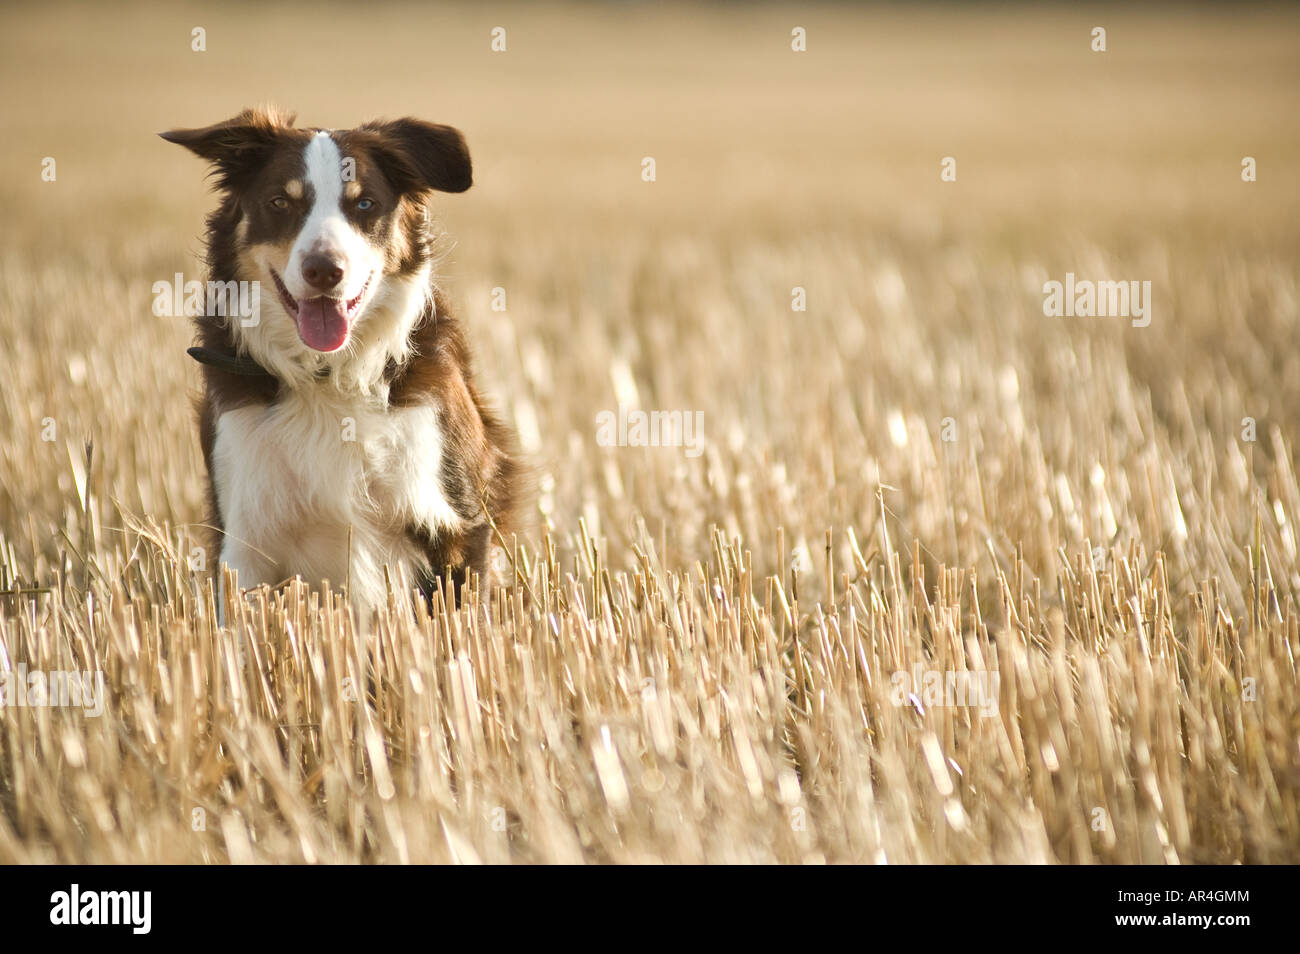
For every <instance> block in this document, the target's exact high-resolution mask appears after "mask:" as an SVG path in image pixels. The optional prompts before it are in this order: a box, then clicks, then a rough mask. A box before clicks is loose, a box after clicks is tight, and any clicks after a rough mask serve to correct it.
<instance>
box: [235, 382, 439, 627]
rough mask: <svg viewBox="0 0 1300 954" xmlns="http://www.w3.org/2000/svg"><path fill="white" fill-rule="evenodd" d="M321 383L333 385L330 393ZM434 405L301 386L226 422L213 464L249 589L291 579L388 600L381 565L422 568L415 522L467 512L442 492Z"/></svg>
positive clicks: (432, 523) (429, 525) (430, 525)
mask: <svg viewBox="0 0 1300 954" xmlns="http://www.w3.org/2000/svg"><path fill="white" fill-rule="evenodd" d="M322 390H323V389H322ZM442 455H443V441H442V434H441V431H440V429H439V426H438V414H437V410H436V408H434V407H433V406H432V405H422V406H419V407H412V408H388V407H384V406H380V405H376V404H372V403H362V402H359V401H357V402H351V401H346V400H342V399H339V398H333V399H330V398H325V397H323V396H322V395H321V394H319V393H314V394H306V395H300V394H297V393H294V392H291V393H290V394H288V395H286V396H285V397H283V398H282V399H281V400H280V401H277V402H276V403H275V404H273V405H270V406H249V407H243V408H238V409H236V410H233V411H228V412H226V413H225V414H223V415H221V417H220V419H219V420H218V422H217V433H216V442H215V445H214V447H213V460H212V471H213V479H214V481H215V484H216V492H217V500H218V504H219V506H220V508H221V512H222V517H223V521H224V524H225V530H226V543H225V546H224V548H223V552H222V558H223V560H225V561H226V562H227V563H229V564H231V565H232V566H234V567H235V568H236V569H238V570H239V573H240V585H241V586H249V585H253V584H256V583H261V582H270V583H274V582H277V581H278V580H279V579H283V578H285V577H288V576H292V575H295V574H297V575H301V576H302V577H303V578H304V579H307V580H310V581H312V582H319V581H320V580H323V579H327V580H329V581H330V582H331V583H333V584H336V585H341V584H344V583H349V584H350V586H351V588H352V593H353V596H354V598H356V599H360V600H362V601H364V602H367V603H371V604H374V603H377V602H380V601H381V600H382V593H383V588H384V578H383V568H384V566H385V565H388V566H389V568H390V571H392V572H397V571H398V570H399V568H400V569H402V570H403V571H404V572H406V573H408V574H409V573H410V572H412V571H413V570H416V569H418V568H419V567H420V566H421V565H422V562H423V555H422V554H421V552H420V549H419V547H418V546H417V545H416V543H415V541H414V539H413V538H412V535H411V531H412V530H416V529H422V530H426V531H428V532H430V533H436V532H437V531H438V530H440V529H443V528H453V527H456V526H457V525H459V523H460V518H459V517H458V516H457V514H456V513H455V511H454V510H453V509H452V507H451V505H450V504H449V503H448V501H447V499H446V497H445V496H444V494H443V491H442V482H441V478H440V475H441V469H442Z"/></svg>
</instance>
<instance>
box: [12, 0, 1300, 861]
mask: <svg viewBox="0 0 1300 954" xmlns="http://www.w3.org/2000/svg"><path fill="white" fill-rule="evenodd" d="M1099 25H1100V26H1104V27H1105V28H1106V30H1107V47H1108V48H1107V51H1106V52H1105V53H1096V52H1093V51H1092V50H1091V49H1090V42H1091V41H1090V30H1091V29H1092V28H1093V27H1095V26H1099ZM498 26H500V27H504V28H505V31H506V40H507V48H506V51H505V52H493V51H492V50H491V47H490V44H491V31H492V30H493V28H494V27H498ZM796 26H801V27H803V28H805V29H806V31H807V50H806V51H805V52H794V51H793V50H792V49H791V30H792V29H793V28H795V27H796ZM195 27H202V28H203V29H204V30H205V31H206V50H205V51H203V52H195V51H193V50H192V49H191V30H192V29H193V28H195ZM1297 49H1300V13H1297V12H1296V11H1292V10H1287V9H1285V8H1278V9H1268V8H1264V9H1252V10H1234V9H1233V8H1228V9H1227V10H1226V11H1223V10H1216V9H1214V8H1196V9H1195V10H1194V11H1193V12H1186V11H1181V10H1179V9H1178V8H1174V7H1168V8H1164V7H1156V8H1149V9H1146V10H1143V11H1141V12H1138V11H1133V10H1129V9H1126V8H1124V7H1102V8H1098V9H1091V10H1085V9H1076V8H1074V7H1067V6H1064V5H1062V6H1059V7H1057V6H1053V7H1047V8H1043V9H1035V8H1031V7H1020V6H1017V7H1013V8H1007V9H998V8H995V7H981V8H979V9H978V10H964V9H962V8H960V7H957V6H951V7H949V6H941V7H918V8H908V7H901V6H890V7H884V8H873V7H866V8H857V7H848V6H826V7H812V8H808V7H803V6H800V7H798V8H793V7H792V8H785V7H783V6H781V5H772V6H762V7H755V8H749V7H744V6H739V5H737V6H732V7H705V8H690V7H685V6H680V7H679V6H660V5H653V6H651V5H645V6H639V5H580V6H552V5H520V6H508V5H507V6H498V5H481V4H480V5H466V6H442V5H439V6H437V7H426V6H424V5H417V4H412V5H409V6H388V5H380V4H373V5H368V6H366V8H365V10H364V13H363V14H358V13H357V11H355V10H354V9H352V8H351V7H350V6H348V5H343V4H339V5H337V6H330V5H325V6H320V5H311V6H308V5H306V4H300V5H294V4H289V5H286V6H283V7H281V6H269V5H254V4H248V5H246V6H244V5H234V6H231V5H223V6H221V7H219V8H218V7H215V6H214V7H212V8H208V7H204V6H197V5H196V6H185V5H183V4H180V5H168V6H158V7H153V6H143V5H127V6H124V7H120V8H117V9H114V10H109V9H107V8H106V6H104V5H96V4H85V5H68V6H62V5H57V4H52V5H45V6H41V7H39V8H32V9H27V10H21V9H14V8H12V7H6V8H5V9H4V10H3V12H0V80H2V84H0V85H2V86H3V88H4V89H5V90H6V91H7V95H6V96H5V102H4V105H3V107H0V124H2V125H0V133H2V134H3V145H0V565H2V566H3V569H2V570H0V588H4V589H6V590H7V591H8V593H9V595H7V596H0V670H4V669H13V668H16V667H17V666H18V665H19V664H23V665H25V666H26V667H27V668H28V669H29V670H42V671H64V670H78V671H92V672H94V671H100V672H103V674H104V679H105V684H106V690H107V703H106V705H105V708H104V711H103V713H102V714H101V715H99V716H97V717H90V716H88V715H87V714H86V713H84V712H83V711H81V710H80V709H78V708H74V707H64V708H59V707H34V708H33V707H18V706H14V705H10V706H7V707H5V708H3V709H0V862H100V863H122V862H163V863H227V862H235V863H242V862H380V863H389V862H475V861H481V862H487V863H500V862H522V863H550V862H598V863H600V862H612V863H624V862H634V863H635V862H655V861H663V862H688V863H692V862H832V863H834V862H890V863H936V862H958V863H968V862H969V863H989V862H993V863H1002V862H1016V863H1026V862H1027V863H1040V862H1041V863H1135V862H1148V863H1151V862H1154V863H1236V862H1243V863H1279V862H1290V863H1296V862H1300V692H1298V691H1297V670H1296V656H1297V652H1300V608H1298V607H1297V596H1300V483H1298V481H1297V475H1296V470H1295V453H1296V447H1297V442H1298V441H1300V414H1297V408H1300V348H1297V347H1296V342H1297V341H1298V340H1300V290H1298V289H1297V275H1298V274H1300V240H1298V236H1297V229H1296V221H1297V214H1298V213H1300V185H1298V180H1297V176H1296V169H1297V167H1298V165H1300V127H1297V125H1296V123H1295V117H1296V116H1297V115H1298V114H1300V58H1297V56H1296V51H1297ZM268 101H270V102H276V103H279V104H281V105H283V106H285V107H287V108H289V109H292V110H295V111H296V112H297V113H298V116H299V120H300V122H302V123H304V124H309V125H320V126H336V127H344V126H351V125H355V124H357V123H359V122H362V121H364V120H366V119H370V118H374V117H377V116H389V117H393V116H399V115H407V114H410V115H416V116H419V117H422V118H425V119H430V120H434V121H437V122H445V123H450V124H452V125H455V126H457V127H459V128H460V129H462V130H463V131H464V133H465V135H466V137H467V139H468V141H469V144H470V148H471V151H472V153H473V155H474V160H475V180H476V184H475V186H474V188H473V189H472V190H471V191H470V192H468V193H466V194H464V195H461V196H444V197H440V198H439V200H438V206H437V208H438V211H439V214H440V216H441V221H442V225H443V227H444V229H445V231H446V233H447V236H448V241H447V243H446V254H445V257H444V261H443V266H442V270H441V274H440V282H441V284H442V285H443V287H444V288H445V289H446V290H447V292H448V294H449V296H450V298H451V300H452V301H453V302H455V303H456V305H457V308H458V310H459V312H460V314H461V315H462V316H463V319H464V321H465V323H466V325H467V329H468V332H469V337H470V340H471V341H472V342H473V343H474V344H475V347H476V355H477V364H478V369H479V374H480V377H481V380H482V382H483V385H484V387H485V389H486V390H487V391H488V392H489V393H490V394H492V395H493V396H494V398H495V399H496V401H497V403H498V405H499V406H500V407H501V408H502V410H503V411H504V412H505V414H506V416H508V417H510V418H511V419H513V420H514V421H515V423H516V425H517V426H518V427H519V429H520V431H521V434H522V436H523V439H524V442H525V444H526V446H527V448H528V450H529V454H530V457H531V459H532V461H533V463H534V464H535V467H536V470H537V473H538V475H539V480H538V483H539V494H538V499H537V522H538V527H539V532H538V535H537V537H536V538H535V539H530V540H521V541H518V544H519V545H518V549H517V554H516V573H515V585H514V586H512V587H510V588H506V589H502V590H500V591H497V592H494V593H492V594H490V595H489V598H488V600H487V603H486V605H485V606H484V607H480V608H477V609H474V608H466V609H462V610H454V609H450V610H449V609H448V608H447V607H446V606H445V605H438V606H436V607H435V608H434V611H433V612H432V613H430V612H428V611H426V610H425V608H423V607H422V606H416V605H414V604H413V603H412V601H411V600H410V599H409V598H407V597H406V595H405V594H401V593H394V594H393V597H392V602H391V604H390V607H389V609H388V611H387V612H385V613H382V614H380V615H379V616H378V617H377V618H376V619H374V620H365V619H357V618H354V617H353V616H352V615H350V614H349V612H348V611H347V610H346V609H345V608H344V607H343V606H342V604H341V602H340V601H338V600H337V599H336V598H334V597H333V596H332V595H330V594H321V593H318V592H314V591H311V592H309V591H308V590H307V588H305V587H303V586H302V585H300V584H290V585H289V586H287V587H284V588H282V589H280V590H278V591H275V592H270V591H263V592H261V593H256V594H253V596H252V598H251V599H250V600H248V601H247V602H242V603H239V604H237V605H236V606H235V607H233V608H232V612H231V615H230V617H229V619H228V621H227V622H228V624H229V625H226V626H224V627H223V626H219V625H218V624H217V620H216V614H215V601H214V599H213V597H212V592H213V587H212V583H213V580H212V576H211V571H212V568H211V567H208V568H207V571H206V572H191V570H190V568H189V566H188V565H187V556H188V555H189V554H190V552H191V550H192V548H193V547H194V546H195V545H196V543H195V541H196V540H198V539H199V538H200V537H201V532H200V529H201V528H200V526H199V525H200V523H201V522H202V520H203V519H204V514H203V480H204V478H203V472H202V460H201V456H200V453H199V448H198V442H197V439H196V435H195V427H194V422H193V417H192V409H191V401H190V398H191V395H192V394H193V393H194V391H195V390H196V388H197V383H198V373H197V369H196V366H195V365H194V364H193V362H191V361H190V360H189V359H188V358H187V357H186V356H185V353H184V349H185V347H186V346H187V345H188V344H189V343H190V331H189V329H188V328H187V326H186V325H185V323H184V322H183V321H182V320H178V319H159V318H156V317H154V316H153V314H152V312H151V307H150V306H151V302H152V298H153V295H152V291H151V289H152V286H153V284H154V283H155V282H157V281H160V280H163V281H170V280H171V279H172V277H173V275H174V274H176V273H178V272H180V273H183V274H184V275H185V276H186V277H187V278H202V277H203V274H202V266H201V262H200V252H201V229H202V216H203V215H204V213H205V212H206V211H207V209H208V208H209V207H210V205H211V204H212V201H213V200H212V197H211V195H210V194H209V193H208V192H207V190H206V187H205V184H204V181H203V173H204V170H203V169H202V167H201V164H200V163H199V162H198V161H197V160H195V159H194V158H193V157H192V156H190V155H189V154H187V153H185V152H184V151H182V150H180V149H177V148H176V147H174V146H171V145H168V144H167V143H165V142H163V141H162V140H160V139H158V138H157V136H156V135H155V134H156V133H157V132H159V131H161V130H164V129H170V128H174V127H177V126H197V125H204V124H207V123H210V122H213V121H216V120H218V119H222V118H225V117H227V116H230V115H233V114H234V113H236V112H237V111H238V110H240V109H241V108H243V107H245V106H248V105H252V104H255V103H259V102H268ZM1247 156H1249V157H1253V158H1254V159H1255V160H1256V163H1257V169H1258V179H1257V181H1255V182H1249V183H1247V182H1243V181H1242V176H1241V171H1242V160H1243V157H1247ZM47 157H49V158H53V159H54V160H55V168H56V170H57V172H56V177H55V179H54V181H45V179H44V178H43V177H42V170H43V168H44V166H43V161H44V160H45V159H46V158H47ZM646 157H652V158H654V160H655V167H656V179H655V181H653V182H646V181H643V179H642V161H643V159H644V158H646ZM944 157H952V158H954V159H955V160H956V171H957V177H956V181H951V182H946V181H942V180H941V177H940V168H941V161H942V160H943V159H944ZM1067 272H1069V273H1073V274H1075V275H1077V276H1080V277H1083V278H1088V279H1092V280H1136V281H1150V282H1151V308H1152V310H1151V317H1152V320H1151V322H1150V324H1149V325H1148V326H1146V327H1135V326H1134V325H1133V324H1132V323H1131V322H1130V321H1128V320H1127V319H1121V318H1106V319H1098V318H1049V317H1045V316H1044V314H1043V291H1042V289H1043V284H1044V282H1046V281H1048V280H1053V279H1054V280H1064V278H1065V275H1066V273H1067ZM796 288H799V289H803V290H804V294H805V295H806V305H807V307H806V311H795V310H793V308H792V296H793V294H794V291H793V290H794V289H796ZM493 289H504V291H505V296H506V302H507V306H506V310H505V311H495V310H493V308H492V303H493ZM620 406H623V407H627V408H640V409H647V410H650V409H662V410H682V411H687V412H690V413H692V414H694V413H696V412H698V413H699V414H700V415H702V416H701V420H702V424H703V430H702V433H703V437H704V441H703V445H702V446H703V452H702V453H700V454H699V455H698V456H693V455H690V454H687V453H685V451H684V449H682V448H645V447H634V446H629V447H618V446H614V447H608V446H602V445H601V444H600V443H599V442H598V440H597V436H598V435H597V424H596V422H597V418H598V415H600V414H601V412H603V411H610V410H617V409H618V408H619V407H620ZM1252 438H1253V439H1252ZM87 443H90V444H91V445H92V446H93V452H92V453H91V454H89V461H88V460H87V458H88V455H87V451H86V445H87ZM914 667H915V668H914ZM914 671H916V672H925V673H929V672H935V673H949V672H957V673H968V672H969V673H975V674H981V673H983V674H988V673H995V674H996V676H997V687H998V688H997V697H996V706H995V707H994V708H995V709H996V711H995V712H991V713H987V714H986V713H985V712H983V711H982V710H981V709H980V708H978V707H973V706H970V705H950V706H944V705H936V704H934V703H933V700H927V699H926V698H924V693H917V694H914V695H915V696H917V697H907V698H903V699H902V700H901V702H902V704H897V703H898V702H899V699H898V698H897V697H896V693H895V692H894V687H895V686H896V685H897V677H896V676H895V674H896V673H900V672H903V673H912V672H914Z"/></svg>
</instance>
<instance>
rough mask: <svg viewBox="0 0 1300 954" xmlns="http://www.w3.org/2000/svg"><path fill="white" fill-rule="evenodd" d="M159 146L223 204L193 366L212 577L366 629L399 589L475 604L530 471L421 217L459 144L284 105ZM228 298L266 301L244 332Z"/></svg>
mask: <svg viewBox="0 0 1300 954" xmlns="http://www.w3.org/2000/svg"><path fill="white" fill-rule="evenodd" d="M160 135H161V136H162V138H163V139H165V140H167V141H168V142H171V143H176V144H178V145H181V146H184V147H185V148H186V149H189V150H190V151H191V152H193V153H195V154H196V155H198V156H199V157H201V158H202V159H205V160H207V161H208V162H209V163H210V164H211V167H212V175H213V177H214V179H215V187H216V190H217V192H218V194H219V200H220V201H219V204H218V206H217V208H216V210H215V211H214V212H212V213H211V214H210V215H209V216H208V219H207V243H206V244H207V263H208V267H209V282H208V285H207V295H206V307H205V308H204V309H203V314H202V315H200V316H199V317H198V318H197V319H196V324H197V329H196V331H197V342H196V346H195V347H193V348H191V349H190V354H191V356H193V357H194V358H195V359H197V360H198V361H199V362H200V363H201V365H202V368H201V371H202V377H203V393H202V397H201V399H200V401H199V403H198V419H199V423H198V430H199V440H200V444H201V445H202V449H203V458H204V462H205V464H206V467H207V473H208V504H209V510H210V514H209V520H210V522H211V525H212V527H213V528H214V530H215V533H216V535H217V537H216V540H215V541H214V542H215V543H217V544H218V545H219V549H220V554H221V562H222V563H223V564H225V565H226V566H228V567H229V568H230V569H232V570H234V571H235V572H236V574H237V579H238V583H239V586H240V588H241V589H242V588H250V587H253V586H258V585H261V584H271V585H276V584H277V583H279V582H281V581H284V580H285V579H287V578H291V577H294V576H299V577H301V578H303V579H304V580H307V581H308V582H313V583H319V584H323V583H325V582H327V581H328V583H330V584H333V585H336V586H344V587H346V589H347V595H348V598H349V600H350V601H351V603H352V604H353V605H354V606H355V607H357V608H358V609H361V610H365V609H373V608H376V607H379V606H382V605H384V604H385V602H386V600H387V598H388V593H389V591H390V587H392V586H394V585H396V584H399V582H400V584H401V585H403V586H416V587H419V588H420V589H421V590H422V591H423V592H424V593H425V595H426V596H427V597H430V598H431V597H432V594H433V592H434V591H435V590H436V589H437V588H438V581H439V580H446V581H448V582H449V583H450V585H451V587H452V589H453V590H454V598H455V599H457V600H460V599H461V596H462V589H463V588H464V587H465V586H466V585H467V584H468V583H470V581H471V580H472V579H473V578H474V576H475V575H477V577H478V578H479V580H480V581H481V585H480V587H479V588H478V592H480V593H482V592H486V590H487V587H488V583H489V582H490V580H491V579H492V576H493V574H492V572H491V571H492V569H493V564H496V569H497V574H496V575H497V576H500V575H501V567H502V566H503V565H504V561H503V560H501V559H500V557H501V552H500V551H497V553H498V559H497V560H493V559H492V556H493V552H494V547H499V546H505V545H508V544H509V543H510V541H511V540H512V534H515V533H517V532H519V531H520V530H521V523H520V510H521V507H520V499H521V482H522V478H523V468H522V464H521V461H520V458H519V454H518V451H517V450H516V441H515V437H514V433H513V431H512V430H511V429H510V428H509V427H508V426H507V425H506V424H505V423H504V422H503V421H502V420H501V419H500V418H499V417H498V416H496V415H495V414H494V413H493V412H492V410H491V409H490V408H489V407H488V406H487V404H486V403H485V401H484V399H483V397H482V396H481V395H480V393H479V390H478V389H477V387H476V386H475V382H474V375H473V373H472V368H471V358H470V352H469V348H468V346H467V344H466V341H465V337H464V334H463V332H462V330H461V328H460V326H459V324H458V323H457V321H456V320H455V318H454V317H453V316H452V315H451V313H450V312H449V311H448V309H447V307H446V304H445V302H444V300H443V297H442V295H441V293H440V292H439V291H438V289H437V287H436V284H435V281H434V274H433V271H434V252H433V250H434V244H435V242H434V236H433V234H432V233H431V230H430V226H429V204H430V200H431V198H432V196H433V194H434V193H435V192H446V193H459V192H464V191H465V190H466V189H468V188H469V187H470V185H471V183H472V179H473V176H472V170H471V163H470V156H469V150H468V148H467V146H466V144H465V139H464V137H463V136H462V135H461V133H460V132H459V131H458V130H456V129H454V128H452V127H450V126H442V125H436V124H434V123H428V122H424V121H422V120H418V119H410V118H406V119H397V120H393V121H375V122H369V123H365V124H364V125H361V126H358V127H356V128H355V129H347V130H331V129H318V128H298V127H296V126H295V125H294V116H293V115H290V114H285V113H283V112H281V111H279V110H277V109H275V108H274V107H259V108H255V109H247V110H245V111H243V112H242V113H240V114H239V115H238V116H235V117H234V118H232V119H229V120H226V121H224V122H219V123H216V124H214V125H211V126H206V127H203V128H198V129H176V130H172V131H170V132H165V133H161V134H160ZM231 283H250V284H251V285H252V287H254V288H258V289H260V294H258V295H257V296H256V299H255V300H257V301H258V302H259V307H258V308H257V309H256V314H255V315H254V316H253V317H252V318H251V319H246V318H243V317H242V316H236V315H235V314H234V311H233V310H232V309H230V308H227V307H224V306H225V304H226V303H225V302H224V301H214V298H216V297H220V296H219V295H217V294H215V292H217V291H220V290H221V289H229V288H236V287H245V286H241V285H238V284H231ZM451 595H453V594H449V597H450V596H451Z"/></svg>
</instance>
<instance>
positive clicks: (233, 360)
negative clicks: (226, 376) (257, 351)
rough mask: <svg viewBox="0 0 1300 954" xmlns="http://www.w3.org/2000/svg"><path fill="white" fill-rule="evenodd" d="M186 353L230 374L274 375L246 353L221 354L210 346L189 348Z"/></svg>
mask: <svg viewBox="0 0 1300 954" xmlns="http://www.w3.org/2000/svg"><path fill="white" fill-rule="evenodd" d="M186 354H188V355H189V356H190V357H191V358H193V359H194V360H195V361H197V362H198V363H199V364H206V365H207V366H208V367H210V368H217V369H219V370H221V371H228V372H229V373H231V374H242V375H243V376H244V377H248V378H270V377H274V375H272V374H271V372H270V371H268V370H266V368H264V367H262V366H261V365H260V364H258V363H257V362H256V361H254V360H253V359H252V358H250V357H247V356H246V355H232V354H222V353H221V352H220V351H213V350H212V349H211V348H189V349H188V350H187V351H186Z"/></svg>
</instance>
